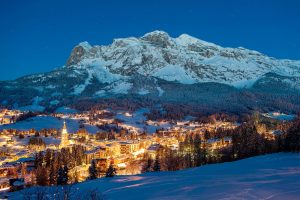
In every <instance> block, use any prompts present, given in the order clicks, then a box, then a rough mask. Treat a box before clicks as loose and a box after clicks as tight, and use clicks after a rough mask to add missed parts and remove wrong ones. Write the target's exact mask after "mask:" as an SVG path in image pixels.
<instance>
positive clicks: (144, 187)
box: [9, 153, 300, 200]
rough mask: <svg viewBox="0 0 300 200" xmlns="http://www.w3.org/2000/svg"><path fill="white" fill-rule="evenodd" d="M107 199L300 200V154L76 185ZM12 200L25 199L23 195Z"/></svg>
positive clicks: (265, 157) (264, 157) (281, 154)
mask: <svg viewBox="0 0 300 200" xmlns="http://www.w3.org/2000/svg"><path fill="white" fill-rule="evenodd" d="M74 187H75V190H76V191H77V190H79V191H82V192H83V191H88V190H90V189H97V190H98V191H99V192H102V193H103V195H104V196H105V198H106V199H109V200H118V199H127V198H128V199H131V200H135V199H137V200H140V199H162V200H166V199H175V200H177V199H224V200H225V199H226V200H227V199H228V200H229V199H233V200H240V199H249V200H257V199H272V200H277V199H278V200H281V199H289V200H296V199H299V197H300V154H296V153H276V154H270V155H264V156H257V157H252V158H248V159H244V160H239V161H235V162H229V163H222V164H213V165H206V166H202V167H198V168H193V169H187V170H182V171H175V172H153V173H147V174H141V175H132V176H116V177H114V178H102V179H97V180H93V181H87V182H83V183H79V184H77V185H74ZM9 199H14V200H18V199H22V196H21V192H15V193H11V194H10V196H9Z"/></svg>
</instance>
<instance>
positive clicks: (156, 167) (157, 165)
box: [153, 156, 160, 172]
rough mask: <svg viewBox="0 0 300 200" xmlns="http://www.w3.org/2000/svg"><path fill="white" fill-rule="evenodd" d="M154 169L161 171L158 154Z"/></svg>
mask: <svg viewBox="0 0 300 200" xmlns="http://www.w3.org/2000/svg"><path fill="white" fill-rule="evenodd" d="M153 171H155V172H159V171H160V161H159V157H158V156H156V158H155V161H154V165H153Z"/></svg>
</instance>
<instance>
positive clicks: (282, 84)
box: [0, 31, 300, 107]
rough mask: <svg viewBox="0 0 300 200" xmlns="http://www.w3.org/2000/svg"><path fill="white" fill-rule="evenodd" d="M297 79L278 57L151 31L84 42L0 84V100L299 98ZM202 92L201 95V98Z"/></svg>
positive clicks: (296, 68) (297, 68)
mask: <svg viewBox="0 0 300 200" xmlns="http://www.w3.org/2000/svg"><path fill="white" fill-rule="evenodd" d="M299 77H300V62H299V61H292V60H278V59H275V58H271V57H268V56H266V55H263V54H261V53H259V52H256V51H252V50H248V49H245V48H224V47H221V46H218V45H216V44H213V43H209V42H205V41H202V40H200V39H197V38H194V37H192V36H189V35H187V34H182V35H180V36H179V37H177V38H172V37H170V36H169V35H168V34H167V33H166V32H162V31H154V32H151V33H147V34H145V35H144V36H142V37H139V38H135V37H130V38H121V39H115V40H114V41H113V43H112V44H110V45H107V46H98V45H95V46H91V45H90V44H89V43H88V42H82V43H80V44H78V45H77V46H76V47H74V49H73V50H72V52H71V54H70V57H69V59H68V60H67V62H66V64H65V66H63V67H62V68H59V69H56V70H54V71H52V72H49V73H44V74H37V75H31V76H26V77H22V78H20V79H17V80H14V81H8V82H0V86H1V87H0V92H1V93H0V103H1V102H2V104H5V105H15V106H19V107H20V106H24V105H28V104H33V102H34V100H33V99H34V98H36V97H37V96H38V97H41V98H42V100H41V101H40V102H39V103H40V104H43V105H44V106H46V107H47V106H59V105H65V104H68V103H70V102H74V100H75V101H76V99H80V98H89V99H97V98H98V99H99V98H114V97H116V96H128V95H129V96H132V95H137V96H141V97H145V96H147V98H155V99H160V100H162V101H169V100H171V101H177V102H181V101H193V102H197V101H198V102H201V103H205V99H211V97H212V96H214V95H213V92H218V93H222V92H224V91H226V92H225V93H226V95H228V94H229V91H231V92H235V94H234V95H232V96H235V95H237V96H238V94H237V93H238V92H240V91H244V90H247V91H250V92H253V91H256V92H257V91H259V92H265V91H268V92H271V93H276V92H277V91H281V93H284V92H285V91H286V92H289V93H290V92H296V93H297V92H299V89H300V78H299ZM212 83H215V85H214V86H212ZM216 84H223V85H226V87H223V86H222V87H219V88H223V89H224V90H222V91H221V90H218V89H216V88H217V87H215V86H216ZM204 85H206V86H207V85H209V86H210V87H209V88H207V87H204ZM201 87H202V88H206V89H207V91H208V90H211V91H212V92H208V93H207V91H204V90H202V89H201ZM228 88H230V89H228ZM268 88H271V90H270V89H268ZM175 91H176V92H175ZM187 91H189V92H187ZM195 91H198V93H199V95H197V94H195V93H194V92H195ZM204 93H205V94H204ZM201 94H202V95H204V96H205V97H206V98H205V99H201V98H202V97H200V95H201ZM213 98H217V97H215V96H214V97H213ZM213 98H212V99H213ZM226 98H227V97H226ZM235 98H238V97H235ZM200 99H201V101H200ZM242 103H243V102H242ZM294 103H295V102H294ZM294 103H293V104H294ZM295 104H297V102H296V103H295Z"/></svg>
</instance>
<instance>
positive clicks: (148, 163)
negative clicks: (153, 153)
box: [142, 157, 153, 173]
mask: <svg viewBox="0 0 300 200" xmlns="http://www.w3.org/2000/svg"><path fill="white" fill-rule="evenodd" d="M152 166H153V159H152V158H151V157H149V158H148V159H147V161H146V163H145V164H144V165H143V169H142V172H143V173H145V172H151V171H152Z"/></svg>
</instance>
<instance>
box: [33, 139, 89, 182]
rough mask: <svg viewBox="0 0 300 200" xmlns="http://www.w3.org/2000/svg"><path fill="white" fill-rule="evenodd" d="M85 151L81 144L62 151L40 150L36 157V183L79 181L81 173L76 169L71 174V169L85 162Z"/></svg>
mask: <svg viewBox="0 0 300 200" xmlns="http://www.w3.org/2000/svg"><path fill="white" fill-rule="evenodd" d="M84 152H85V149H84V147H83V146H80V145H73V146H72V148H63V149H61V151H54V150H50V149H48V150H47V151H46V152H39V153H38V154H37V155H36V158H35V170H36V184H37V185H41V186H46V185H66V184H68V183H74V182H78V178H79V177H78V176H79V174H78V173H77V174H76V171H75V173H72V174H70V173H69V171H70V170H72V169H74V168H75V167H76V166H79V165H82V164H83V163H84V161H85V156H84Z"/></svg>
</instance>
